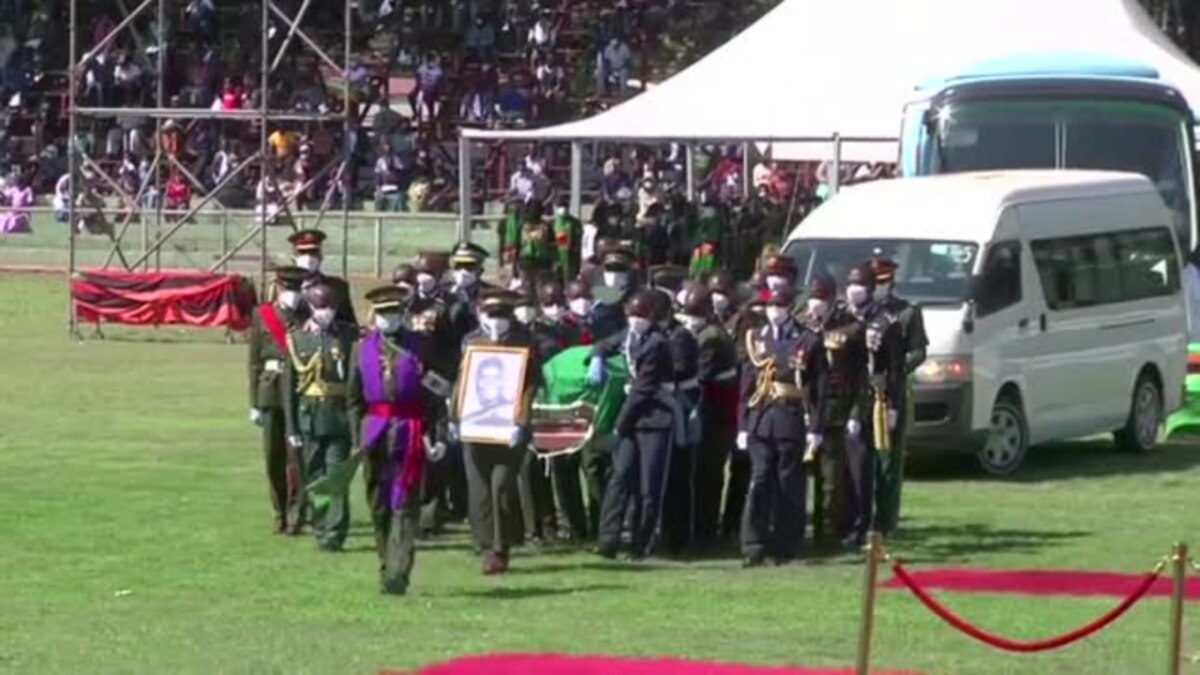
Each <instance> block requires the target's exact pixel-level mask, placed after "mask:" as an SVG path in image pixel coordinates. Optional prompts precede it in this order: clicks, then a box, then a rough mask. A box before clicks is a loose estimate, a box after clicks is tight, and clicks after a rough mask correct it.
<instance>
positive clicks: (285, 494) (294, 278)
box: [249, 267, 308, 535]
mask: <svg viewBox="0 0 1200 675" xmlns="http://www.w3.org/2000/svg"><path fill="white" fill-rule="evenodd" d="M307 275H308V272H306V271H305V270H302V269H300V268H299V267H278V268H276V269H275V293H274V294H273V295H274V297H275V300H274V302H269V303H263V304H261V305H259V306H258V307H257V308H256V309H255V312H254V317H253V320H252V323H251V329H250V350H249V356H250V359H249V374H250V421H251V422H253V423H255V424H257V425H258V426H260V427H262V437H263V456H264V458H265V459H266V464H267V486H268V488H269V490H270V495H271V508H272V509H273V510H274V513H275V533H276V534H283V533H285V532H286V533H287V534H291V535H295V534H298V533H299V532H300V528H301V526H302V525H303V520H302V515H301V514H302V510H301V505H302V504H303V502H304V500H303V495H301V494H300V490H301V488H302V486H301V485H300V457H299V454H298V453H297V452H296V451H294V450H292V449H291V448H289V447H288V444H287V439H286V438H285V434H284V414H283V400H284V394H283V370H284V360H285V359H286V358H287V334H288V332H289V331H291V330H293V329H295V328H296V327H297V326H299V325H300V324H301V323H302V322H303V321H304V319H305V318H306V317H305V316H304V311H305V307H304V305H303V302H302V301H301V298H300V285H301V284H302V283H303V281H304V278H305V277H306V276H307Z"/></svg>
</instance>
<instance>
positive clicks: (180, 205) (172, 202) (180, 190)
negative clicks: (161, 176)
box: [165, 170, 192, 222]
mask: <svg viewBox="0 0 1200 675" xmlns="http://www.w3.org/2000/svg"><path fill="white" fill-rule="evenodd" d="M165 208H166V210H167V211H187V210H188V209H190V208H192V188H191V186H190V185H188V183H187V181H186V180H184V178H183V176H181V175H179V173H178V172H177V171H174V170H172V171H171V173H170V176H169V177H168V178H167V185H166V202H165ZM179 216H180V214H177V213H168V214H167V216H166V219H167V222H174V221H176V220H178V219H179Z"/></svg>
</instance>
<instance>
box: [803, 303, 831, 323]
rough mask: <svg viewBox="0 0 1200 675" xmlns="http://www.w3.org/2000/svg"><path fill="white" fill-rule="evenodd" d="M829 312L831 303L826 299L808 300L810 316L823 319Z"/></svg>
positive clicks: (818, 319) (814, 318) (819, 319)
mask: <svg viewBox="0 0 1200 675" xmlns="http://www.w3.org/2000/svg"><path fill="white" fill-rule="evenodd" d="M828 312H829V303H828V302H826V301H824V300H817V299H816V298H810V299H809V301H808V316H809V318H811V319H812V320H814V321H822V320H824V319H825V315H826V314H827V313H828Z"/></svg>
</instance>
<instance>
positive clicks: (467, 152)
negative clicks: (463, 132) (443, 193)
mask: <svg viewBox="0 0 1200 675" xmlns="http://www.w3.org/2000/svg"><path fill="white" fill-rule="evenodd" d="M470 238H471V139H469V138H461V137H460V138H459V139H458V240H459V241H466V240H468V239H470Z"/></svg>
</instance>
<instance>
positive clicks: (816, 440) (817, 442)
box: [804, 434, 825, 448]
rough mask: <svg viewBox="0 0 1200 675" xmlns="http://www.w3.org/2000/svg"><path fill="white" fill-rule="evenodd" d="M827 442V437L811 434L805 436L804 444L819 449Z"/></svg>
mask: <svg viewBox="0 0 1200 675" xmlns="http://www.w3.org/2000/svg"><path fill="white" fill-rule="evenodd" d="M824 442H825V437H824V436H822V435H821V434H809V435H808V436H805V438H804V443H805V445H806V446H808V447H810V448H819V447H821V444H822V443H824Z"/></svg>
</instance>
